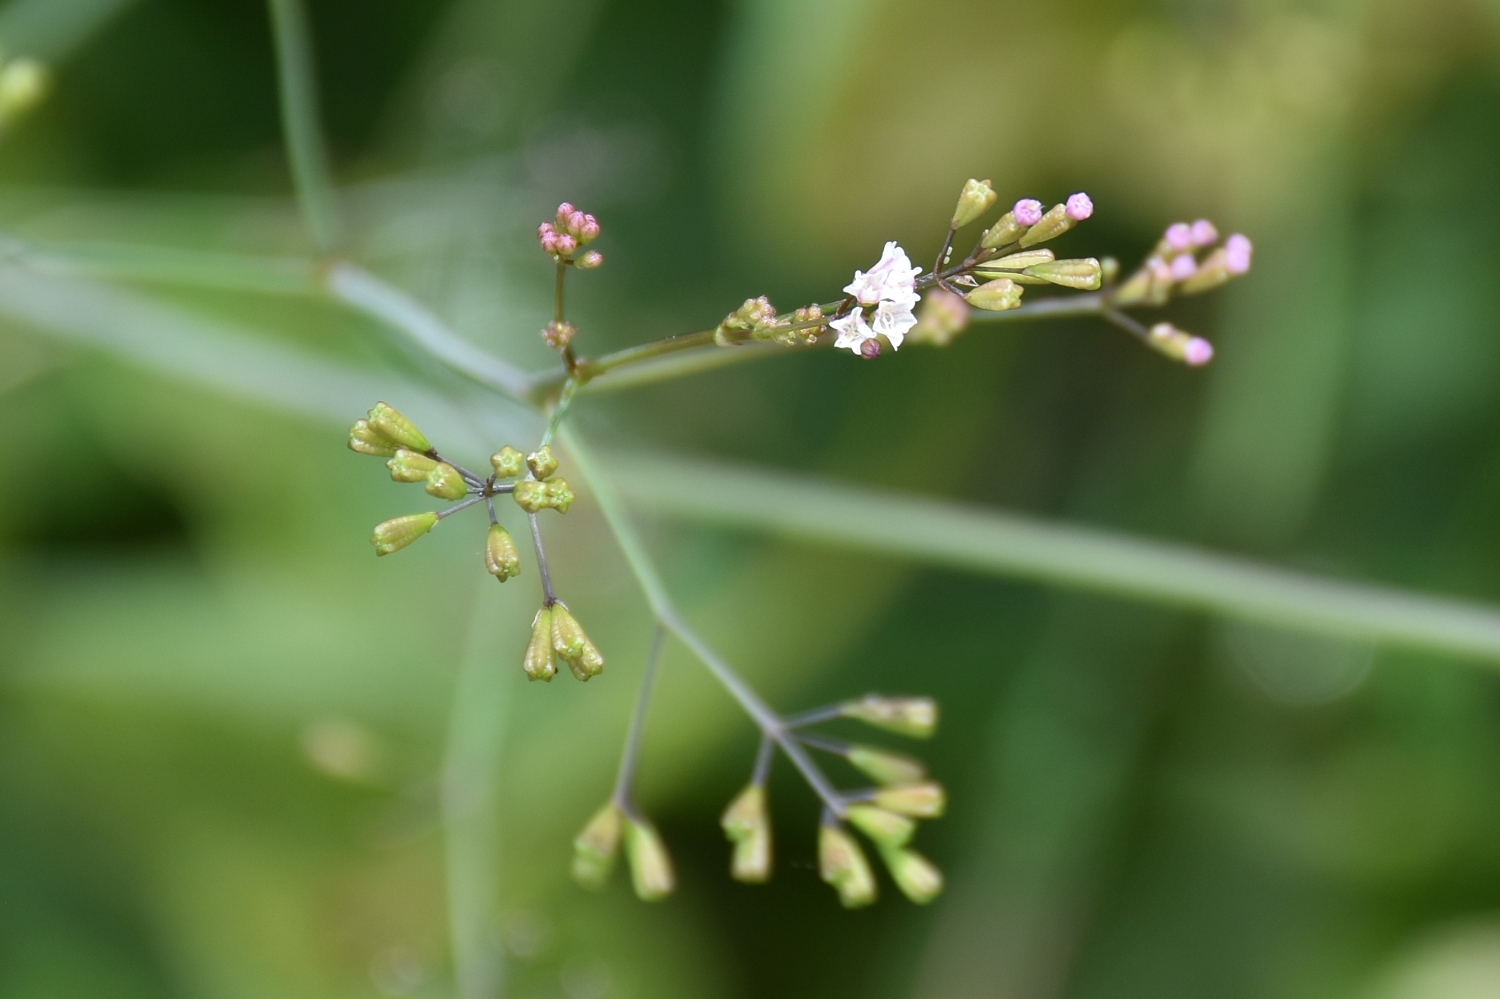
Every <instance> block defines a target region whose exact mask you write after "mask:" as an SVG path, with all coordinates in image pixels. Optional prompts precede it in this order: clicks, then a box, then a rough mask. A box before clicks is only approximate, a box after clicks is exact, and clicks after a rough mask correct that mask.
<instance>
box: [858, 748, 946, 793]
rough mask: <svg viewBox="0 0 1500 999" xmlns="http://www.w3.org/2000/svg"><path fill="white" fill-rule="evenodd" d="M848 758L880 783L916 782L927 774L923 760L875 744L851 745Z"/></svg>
mask: <svg viewBox="0 0 1500 999" xmlns="http://www.w3.org/2000/svg"><path fill="white" fill-rule="evenodd" d="M847 759H848V760H849V762H850V763H852V764H853V765H854V766H855V767H857V768H858V769H860V770H862V771H864V772H865V773H866V774H868V775H869V776H870V777H872V778H873V779H874V780H875V781H876V782H877V783H880V784H886V785H898V784H916V783H918V782H920V781H922V780H923V779H924V778H926V776H927V768H926V767H924V766H923V765H922V761H921V760H914V759H912V758H911V757H910V756H902V755H901V754H900V753H889V752H886V751H885V750H884V749H876V748H875V747H874V746H850V747H849V752H848V756H847Z"/></svg>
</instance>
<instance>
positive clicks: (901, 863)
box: [880, 850, 943, 905]
mask: <svg viewBox="0 0 1500 999" xmlns="http://www.w3.org/2000/svg"><path fill="white" fill-rule="evenodd" d="M880 855H881V857H882V858H883V859H884V860H885V866H886V868H887V869H888V870H889V871H890V872H891V878H892V880H894V881H895V882H896V887H897V888H900V889H901V893H902V894H903V895H905V896H906V897H907V898H909V899H911V900H912V901H913V902H915V903H917V904H918V905H926V904H927V903H928V902H931V901H932V900H933V899H935V898H937V897H938V896H939V895H940V894H942V891H943V872H942V871H940V870H938V869H937V867H935V866H934V865H933V863H932V861H930V860H928V859H927V858H926V857H924V856H922V855H921V854H920V853H917V852H916V851H915V850H882V851H880Z"/></svg>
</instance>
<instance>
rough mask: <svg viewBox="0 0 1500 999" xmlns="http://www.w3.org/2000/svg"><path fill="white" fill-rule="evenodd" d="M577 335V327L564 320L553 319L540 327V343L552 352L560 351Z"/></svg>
mask: <svg viewBox="0 0 1500 999" xmlns="http://www.w3.org/2000/svg"><path fill="white" fill-rule="evenodd" d="M577 335H578V327H577V326H574V325H573V324H572V323H570V322H567V321H565V320H560V319H553V320H552V321H550V322H549V323H547V325H546V326H543V327H542V342H543V343H545V344H546V345H547V346H549V347H551V348H552V349H553V350H562V349H563V348H565V347H567V346H568V345H569V344H570V343H572V342H573V338H574V337H575V336H577Z"/></svg>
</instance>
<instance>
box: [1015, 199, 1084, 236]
mask: <svg viewBox="0 0 1500 999" xmlns="http://www.w3.org/2000/svg"><path fill="white" fill-rule="evenodd" d="M1077 224H1078V223H1077V222H1076V221H1074V220H1073V218H1072V217H1071V216H1070V215H1068V206H1067V205H1053V206H1052V208H1051V209H1050V210H1049V211H1048V212H1047V214H1046V215H1043V216H1042V220H1041V221H1040V222H1038V223H1037V224H1036V225H1034V226H1032V227H1031V228H1030V229H1027V230H1026V235H1024V236H1022V237H1021V239H1020V243H1021V245H1022V246H1035V245H1036V244H1037V243H1045V242H1047V240H1049V239H1056V238H1057V237H1058V236H1061V235H1062V234H1063V233H1065V232H1067V231H1068V230H1069V229H1071V228H1073V227H1074V226H1075V225H1077Z"/></svg>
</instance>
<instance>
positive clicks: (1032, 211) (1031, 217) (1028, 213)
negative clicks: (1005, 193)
mask: <svg viewBox="0 0 1500 999" xmlns="http://www.w3.org/2000/svg"><path fill="white" fill-rule="evenodd" d="M1011 212H1012V213H1014V215H1015V216H1016V221H1017V222H1019V223H1021V224H1022V225H1036V224H1037V223H1038V222H1040V221H1041V220H1042V203H1041V202H1040V201H1038V200H1036V199H1035V198H1022V199H1021V200H1020V201H1017V202H1016V207H1014V208H1012V209H1011Z"/></svg>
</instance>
